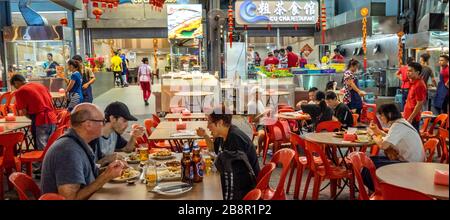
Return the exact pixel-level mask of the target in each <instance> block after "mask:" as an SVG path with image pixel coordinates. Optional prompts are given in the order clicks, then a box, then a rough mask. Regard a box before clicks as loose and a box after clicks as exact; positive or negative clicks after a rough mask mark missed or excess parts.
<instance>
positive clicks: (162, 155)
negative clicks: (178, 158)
mask: <svg viewBox="0 0 450 220" xmlns="http://www.w3.org/2000/svg"><path fill="white" fill-rule="evenodd" d="M151 157H152V158H153V159H157V160H168V159H172V158H174V157H175V155H174V153H172V152H170V151H168V150H162V151H158V152H156V153H153V154H151Z"/></svg>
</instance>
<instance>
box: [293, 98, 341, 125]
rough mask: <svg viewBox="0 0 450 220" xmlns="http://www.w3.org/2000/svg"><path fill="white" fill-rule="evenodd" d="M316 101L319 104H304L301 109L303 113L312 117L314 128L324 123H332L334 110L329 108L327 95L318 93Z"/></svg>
mask: <svg viewBox="0 0 450 220" xmlns="http://www.w3.org/2000/svg"><path fill="white" fill-rule="evenodd" d="M316 100H317V103H318V104H302V105H300V108H301V109H302V111H303V113H307V114H309V115H310V116H311V121H312V125H313V128H315V127H316V125H317V124H318V123H320V122H323V121H331V120H332V119H333V110H332V109H331V108H330V107H328V106H327V103H326V102H325V93H324V92H322V91H317V92H316Z"/></svg>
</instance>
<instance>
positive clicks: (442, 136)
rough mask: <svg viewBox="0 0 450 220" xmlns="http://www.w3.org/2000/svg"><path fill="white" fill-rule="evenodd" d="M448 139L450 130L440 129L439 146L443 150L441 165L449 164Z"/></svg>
mask: <svg viewBox="0 0 450 220" xmlns="http://www.w3.org/2000/svg"><path fill="white" fill-rule="evenodd" d="M447 139H448V130H447V129H445V128H439V143H440V144H439V146H440V148H441V150H442V155H441V161H440V162H441V163H448V161H449V160H448V145H447Z"/></svg>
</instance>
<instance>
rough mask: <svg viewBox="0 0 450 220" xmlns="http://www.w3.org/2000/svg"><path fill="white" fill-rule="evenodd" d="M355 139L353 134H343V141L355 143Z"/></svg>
mask: <svg viewBox="0 0 450 220" xmlns="http://www.w3.org/2000/svg"><path fill="white" fill-rule="evenodd" d="M356 137H357V136H356V135H355V134H344V141H355V140H356Z"/></svg>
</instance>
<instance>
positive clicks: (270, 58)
mask: <svg viewBox="0 0 450 220" xmlns="http://www.w3.org/2000/svg"><path fill="white" fill-rule="evenodd" d="M267 56H268V57H267V58H266V59H265V60H264V66H265V67H266V68H267V67H268V66H269V65H274V66H278V64H279V63H280V61H279V60H278V59H277V58H276V57H274V56H273V53H272V52H268V53H267Z"/></svg>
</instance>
